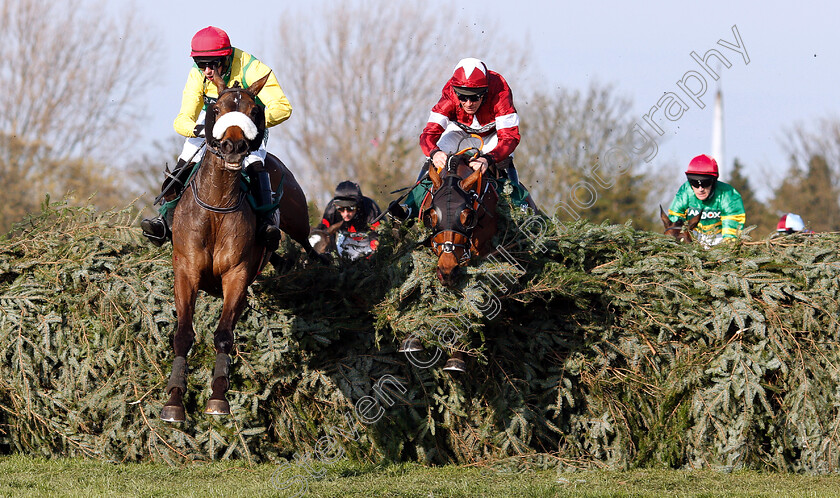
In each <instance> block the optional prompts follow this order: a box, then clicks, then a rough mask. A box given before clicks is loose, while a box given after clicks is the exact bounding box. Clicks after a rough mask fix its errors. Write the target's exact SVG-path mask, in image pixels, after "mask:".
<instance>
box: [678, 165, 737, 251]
mask: <svg viewBox="0 0 840 498" xmlns="http://www.w3.org/2000/svg"><path fill="white" fill-rule="evenodd" d="M685 176H686V178H687V179H688V181H686V182H685V183H683V184H682V185H681V186H680V188H679V190H678V191H677V195H676V197H674V201H673V202H672V203H671V207H670V208H668V218H669V219H670V220H671V221H677V220H680V219H681V220H683V221H686V220H687V219H691V218H693V217H694V216H696V215H697V214H699V213H702V217H701V219H700V223H698V225H697V228H696V230H697V232H699V233H698V236H697V239H698V241H699V242H700V243H701V244H704V245H706V246H712V245H715V244H718V243H720V242H721V241H722V240H723V239H736V238H737V237H738V235H739V234H740V232H741V230H742V229H743V228H744V223H745V222H746V214H745V213H744V202H743V201H742V200H741V194H739V193H738V191H737V190H735V188H734V187H732V186H731V185H729V184H728V183H724V182H721V181H718V164H717V161H715V160H714V159H713V158H711V157H709V156H707V155H705V154H703V155H700V156H697V157H695V158H694V159H692V160H691V162H690V163H689V164H688V169H687V170H686V172H685Z"/></svg>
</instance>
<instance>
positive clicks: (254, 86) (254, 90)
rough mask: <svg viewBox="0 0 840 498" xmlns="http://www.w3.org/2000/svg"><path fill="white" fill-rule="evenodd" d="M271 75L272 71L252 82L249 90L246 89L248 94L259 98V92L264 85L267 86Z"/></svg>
mask: <svg viewBox="0 0 840 498" xmlns="http://www.w3.org/2000/svg"><path fill="white" fill-rule="evenodd" d="M269 76H271V71H269V72H268V74H266V75H265V76H263V77H262V78H260V79H258V80H257V81H255V82H253V83H251V86H249V87H248V90H246V91H247V92H248V94H249V95H251V97H254V98H257V94H258V93H260V90H262V89H263V86H265V82H266V81H268V77H269Z"/></svg>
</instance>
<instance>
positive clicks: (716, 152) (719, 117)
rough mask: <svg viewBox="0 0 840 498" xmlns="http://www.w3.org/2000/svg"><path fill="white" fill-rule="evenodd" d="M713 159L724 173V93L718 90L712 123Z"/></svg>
mask: <svg viewBox="0 0 840 498" xmlns="http://www.w3.org/2000/svg"><path fill="white" fill-rule="evenodd" d="M712 157H714V158H715V161H717V163H718V168H719V169H720V170H721V171H723V169H724V167H725V166H726V163H725V162H724V157H723V93H722V92H721V90H720V88H718V91H717V95H715V117H714V122H713V123H712Z"/></svg>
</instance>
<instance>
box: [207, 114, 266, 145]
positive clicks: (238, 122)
mask: <svg viewBox="0 0 840 498" xmlns="http://www.w3.org/2000/svg"><path fill="white" fill-rule="evenodd" d="M231 126H238V127H239V129H240V130H242V133H243V134H245V138H247V139H248V140H253V139H254V138H256V136H257V125H255V124H254V122H253V121H251V118H249V117H248V116H247V115H246V114H244V113H241V112H239V111H233V112H229V113H227V114H224V115H222V116H221V117H219V119H217V120H216V124H214V125H213V138H215V139H216V140H221V139H222V136H224V134H225V131H227V129H228V128H230V127H231Z"/></svg>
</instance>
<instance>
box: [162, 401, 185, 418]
mask: <svg viewBox="0 0 840 498" xmlns="http://www.w3.org/2000/svg"><path fill="white" fill-rule="evenodd" d="M160 419H161V420H163V421H164V422H184V421H185V420H187V414H186V412H185V411H184V407H183V406H173V405H165V406H164V407H163V410H161V411H160Z"/></svg>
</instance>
